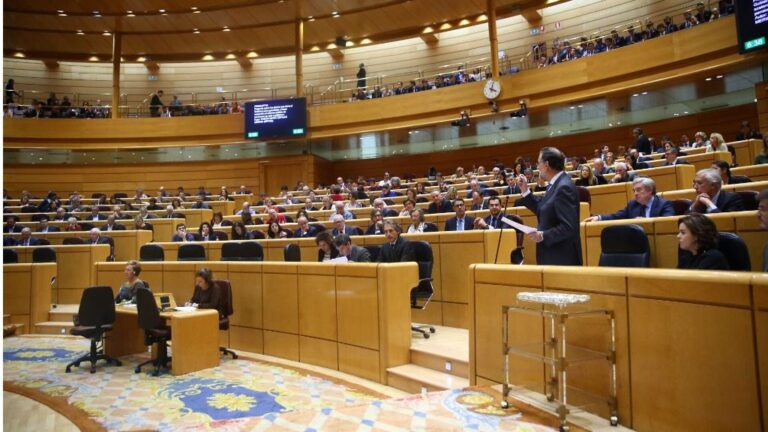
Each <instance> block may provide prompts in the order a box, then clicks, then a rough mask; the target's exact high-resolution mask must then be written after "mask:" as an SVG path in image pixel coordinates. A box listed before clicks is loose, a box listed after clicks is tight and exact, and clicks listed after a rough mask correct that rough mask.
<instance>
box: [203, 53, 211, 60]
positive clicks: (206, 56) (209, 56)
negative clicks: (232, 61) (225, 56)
mask: <svg viewBox="0 0 768 432" xmlns="http://www.w3.org/2000/svg"><path fill="white" fill-rule="evenodd" d="M203 60H205V61H211V60H213V56H212V55H210V54H206V55H204V56H203Z"/></svg>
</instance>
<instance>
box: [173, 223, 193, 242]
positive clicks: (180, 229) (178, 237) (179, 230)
mask: <svg viewBox="0 0 768 432" xmlns="http://www.w3.org/2000/svg"><path fill="white" fill-rule="evenodd" d="M171 241H172V242H191V241H195V236H194V235H192V234H191V233H188V232H187V226H186V225H184V224H178V225H176V234H174V235H173V237H171Z"/></svg>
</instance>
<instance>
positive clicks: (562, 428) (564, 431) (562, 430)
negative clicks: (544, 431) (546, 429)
mask: <svg viewBox="0 0 768 432" xmlns="http://www.w3.org/2000/svg"><path fill="white" fill-rule="evenodd" d="M568 430H570V427H568V426H567V425H563V426H560V432H568Z"/></svg>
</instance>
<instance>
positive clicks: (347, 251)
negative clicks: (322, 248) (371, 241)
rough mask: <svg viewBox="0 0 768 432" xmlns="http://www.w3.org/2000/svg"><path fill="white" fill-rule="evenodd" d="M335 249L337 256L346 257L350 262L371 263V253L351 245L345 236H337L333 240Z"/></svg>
mask: <svg viewBox="0 0 768 432" xmlns="http://www.w3.org/2000/svg"><path fill="white" fill-rule="evenodd" d="M333 243H334V244H336V249H338V250H339V256H345V257H347V260H348V261H352V262H371V253H370V252H368V249H366V248H364V247H362V246H358V245H355V244H352V239H351V238H350V237H349V236H348V235H347V234H339V235H337V236H336V238H335V239H334V240H333Z"/></svg>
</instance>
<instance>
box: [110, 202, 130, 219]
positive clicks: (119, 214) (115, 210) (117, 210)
mask: <svg viewBox="0 0 768 432" xmlns="http://www.w3.org/2000/svg"><path fill="white" fill-rule="evenodd" d="M112 214H113V215H114V216H115V219H117V220H122V219H132V218H131V217H130V216H129V215H127V214H125V213H123V208H122V206H120V205H116V206H114V207H112Z"/></svg>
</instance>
